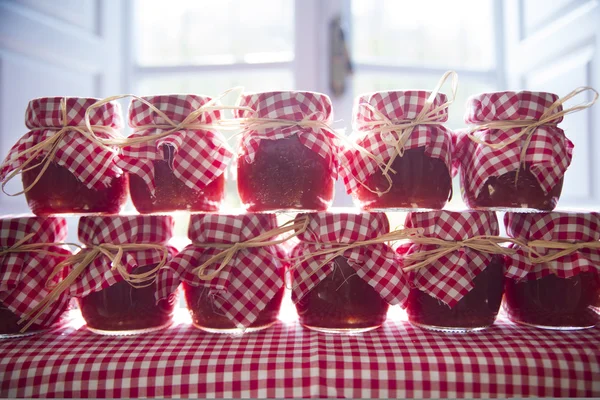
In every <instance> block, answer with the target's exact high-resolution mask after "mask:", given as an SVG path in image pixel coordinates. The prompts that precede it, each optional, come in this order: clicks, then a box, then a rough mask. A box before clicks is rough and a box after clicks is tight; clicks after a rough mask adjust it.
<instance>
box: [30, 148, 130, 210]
mask: <svg viewBox="0 0 600 400" xmlns="http://www.w3.org/2000/svg"><path fill="white" fill-rule="evenodd" d="M38 161H39V162H41V161H42V160H41V159H40V160H38ZM41 170H42V166H41V165H40V166H37V167H36V168H33V169H32V170H30V171H26V172H23V174H22V178H23V187H27V186H29V185H30V184H32V183H33V182H34V181H35V179H36V177H37V175H38V174H39V173H40V171H41ZM127 182H128V179H127V175H123V176H120V177H118V178H114V179H113V180H112V181H111V183H110V186H108V187H107V188H106V189H102V190H94V189H89V188H88V187H87V186H85V185H84V184H83V183H81V181H80V180H79V179H77V178H76V177H75V175H73V174H72V173H71V172H70V171H69V170H68V169H67V168H65V167H63V166H60V165H58V164H56V163H50V164H49V165H48V169H47V170H46V171H45V172H44V174H43V175H42V176H41V178H40V180H39V181H38V182H37V183H36V184H35V185H34V186H33V187H32V188H31V190H29V191H28V192H27V193H25V197H26V199H27V204H28V205H29V208H31V211H32V212H33V213H34V214H35V215H40V216H46V215H53V214H68V213H77V214H82V213H83V214H88V213H90V214H91V213H100V214H118V213H119V212H120V211H121V210H122V209H123V206H124V205H125V202H126V201H127V195H128V192H129V191H128V188H127Z"/></svg>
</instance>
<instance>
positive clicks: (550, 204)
mask: <svg viewBox="0 0 600 400" xmlns="http://www.w3.org/2000/svg"><path fill="white" fill-rule="evenodd" d="M516 175H517V172H516V171H512V172H508V173H506V174H503V175H500V176H492V177H490V178H489V179H488V180H487V181H486V183H485V185H484V187H483V189H482V190H481V192H480V193H479V196H478V197H475V194H474V193H472V192H466V193H465V196H464V197H465V203H466V204H467V206H468V207H471V208H531V209H536V210H544V211H552V210H553V209H554V208H555V207H556V204H557V203H558V199H559V197H560V193H561V191H562V186H563V180H562V179H561V180H560V181H559V182H558V183H557V184H556V186H554V187H553V188H552V190H550V192H548V193H544V191H543V190H542V188H541V186H540V184H539V183H538V181H537V179H535V176H534V175H533V174H532V173H531V171H529V169H528V168H522V169H521V170H520V171H519V179H518V180H517V183H516V185H515V177H516ZM463 179H464V178H463Z"/></svg>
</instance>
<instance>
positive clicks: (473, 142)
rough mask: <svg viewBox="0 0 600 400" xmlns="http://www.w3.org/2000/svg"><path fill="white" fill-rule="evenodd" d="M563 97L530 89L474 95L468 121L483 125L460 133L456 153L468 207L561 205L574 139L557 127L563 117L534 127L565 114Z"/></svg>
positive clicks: (513, 207)
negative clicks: (470, 132)
mask: <svg viewBox="0 0 600 400" xmlns="http://www.w3.org/2000/svg"><path fill="white" fill-rule="evenodd" d="M557 100H559V98H558V96H557V95H555V94H552V93H544V92H529V91H522V92H494V93H482V94H479V95H476V96H472V97H471V98H469V100H468V102H467V112H466V114H465V122H466V123H469V124H473V125H474V129H475V128H477V127H478V126H479V128H478V129H477V130H475V131H474V132H473V133H472V134H469V133H467V131H464V132H462V133H460V134H458V138H457V145H456V149H455V155H454V157H455V160H456V163H457V165H459V166H460V177H461V192H462V195H463V199H464V201H465V203H466V204H467V206H468V207H470V208H475V209H478V208H484V209H500V210H502V209H522V210H521V211H525V210H526V209H530V210H546V211H550V210H553V209H554V207H556V203H557V202H558V199H559V197H560V193H561V191H562V185H563V177H564V174H565V172H566V170H567V168H568V167H569V165H570V164H571V155H572V153H573V143H572V142H571V141H570V140H569V139H567V137H566V136H565V133H564V131H563V130H562V129H560V128H559V127H558V126H557V124H558V123H560V122H561V121H562V120H563V117H562V116H557V118H556V119H552V120H549V121H548V123H544V124H542V125H539V126H535V125H534V126H530V125H531V124H533V123H536V122H538V121H539V120H540V119H543V118H546V117H551V116H552V115H555V114H557V113H559V112H561V111H562V110H563V108H562V106H561V105H555V102H556V101H557ZM519 124H525V126H519ZM527 124H529V125H527ZM524 130H528V131H527V132H523V131H524ZM528 132H530V133H528ZM521 133H524V135H523V136H521V137H520V138H519V137H518V135H519V134H521ZM513 140H514V142H513V143H510V142H511V141H513ZM493 146H495V147H493ZM523 209H525V210H523Z"/></svg>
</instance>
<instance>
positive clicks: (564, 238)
mask: <svg viewBox="0 0 600 400" xmlns="http://www.w3.org/2000/svg"><path fill="white" fill-rule="evenodd" d="M504 224H505V225H506V231H507V232H508V235H509V236H510V237H513V238H516V239H520V240H522V241H525V242H529V241H533V240H547V241H557V242H568V243H577V242H592V241H598V240H600V213H597V212H593V213H561V212H550V213H531V214H527V213H506V214H505V215H504ZM510 246H511V247H512V248H515V249H516V251H517V252H516V253H515V254H514V255H512V256H508V257H507V268H506V276H507V277H509V278H512V279H515V280H523V279H528V280H529V279H531V280H533V279H540V278H543V277H544V276H546V275H549V274H551V273H555V274H556V275H557V276H558V277H560V278H571V277H573V276H575V275H577V274H579V273H581V272H588V271H599V273H600V250H599V249H587V248H583V249H580V250H577V251H576V252H574V253H571V254H568V255H566V256H563V257H560V258H558V259H556V260H554V261H549V262H546V263H540V264H533V263H532V262H531V261H530V260H529V258H528V255H529V252H528V251H527V250H524V249H523V248H521V247H520V246H518V245H514V244H511V245H510ZM534 250H535V251H537V252H539V253H540V254H542V255H548V254H552V253H555V252H557V251H558V250H551V249H545V248H537V247H536V248H535V249H534Z"/></svg>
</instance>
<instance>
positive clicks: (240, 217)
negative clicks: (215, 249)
mask: <svg viewBox="0 0 600 400" xmlns="http://www.w3.org/2000/svg"><path fill="white" fill-rule="evenodd" d="M275 228H277V217H276V216H275V214H193V215H192V216H191V217H190V225H189V228H188V237H189V238H190V240H191V241H192V242H196V243H237V242H245V241H247V240H249V239H252V238H255V237H256V236H258V235H260V234H262V233H265V232H267V231H270V230H272V229H275Z"/></svg>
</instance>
